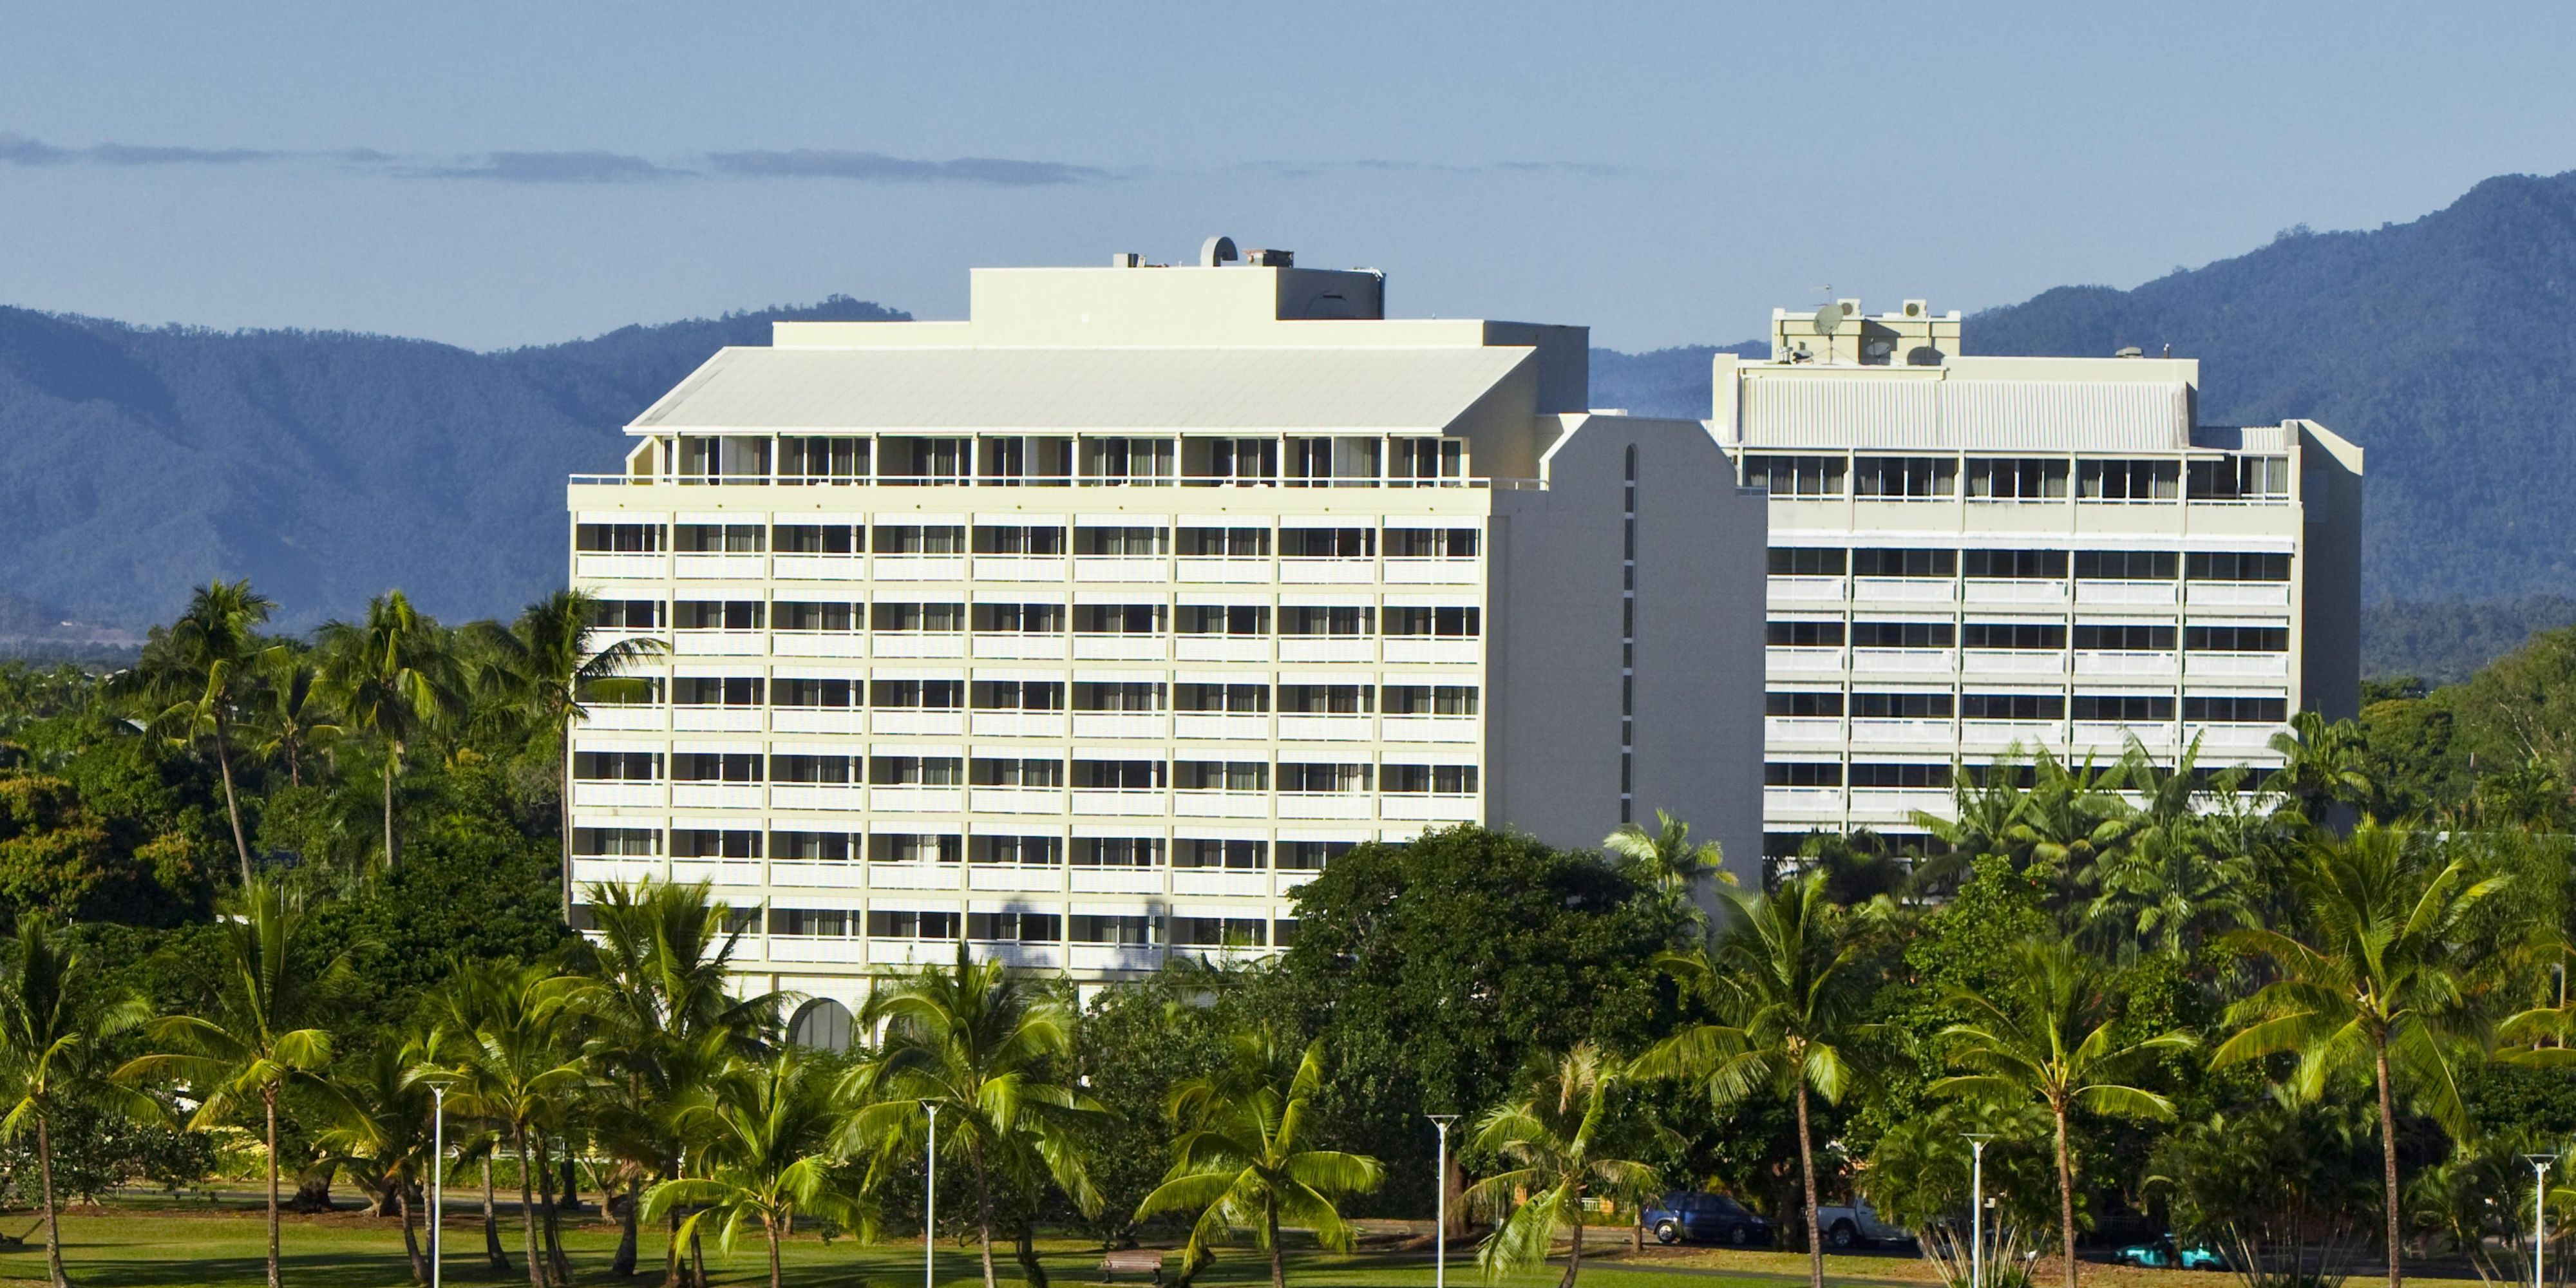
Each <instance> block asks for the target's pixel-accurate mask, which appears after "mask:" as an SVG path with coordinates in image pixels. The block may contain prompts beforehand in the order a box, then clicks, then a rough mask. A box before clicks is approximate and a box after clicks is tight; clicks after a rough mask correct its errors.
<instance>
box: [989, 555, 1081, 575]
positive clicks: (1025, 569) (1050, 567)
mask: <svg viewBox="0 0 2576 1288" xmlns="http://www.w3.org/2000/svg"><path fill="white" fill-rule="evenodd" d="M1064 570H1065V559H1064V556H1062V555H977V556H975V580H977V581H1063V580H1064Z"/></svg>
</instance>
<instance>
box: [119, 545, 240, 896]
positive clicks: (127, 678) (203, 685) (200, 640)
mask: <svg viewBox="0 0 2576 1288" xmlns="http://www.w3.org/2000/svg"><path fill="white" fill-rule="evenodd" d="M276 607H277V605H276V603H275V602H274V601H272V600H270V599H269V598H268V597H267V596H265V595H262V594H259V593H258V592H256V591H253V590H252V589H251V588H250V581H249V579H248V578H244V579H242V580H240V581H214V582H208V583H207V584H205V585H203V586H199V587H198V588H197V589H196V593H195V594H193V595H191V596H190V597H189V600H188V609H187V611H186V612H183V613H181V614H179V619H178V620H177V621H175V622H172V623H170V625H169V627H168V629H166V630H156V631H154V632H153V633H152V640H151V642H150V643H148V644H146V645H145V646H144V649H143V656H142V658H141V660H140V661H138V662H137V663H136V664H135V666H134V669H133V670H131V671H128V672H126V673H125V674H124V675H122V676H120V677H118V678H117V679H116V680H115V681H112V682H111V687H112V688H113V689H115V690H116V691H117V692H119V693H120V694H125V695H130V696H132V697H135V698H137V699H139V700H141V701H142V702H143V704H144V705H145V707H146V711H147V714H148V716H149V718H150V723H151V724H153V725H154V726H155V727H158V728H162V729H167V730H170V731H171V735H170V736H171V737H172V738H173V740H175V741H178V742H183V743H187V744H189V745H191V746H193V745H195V744H196V743H197V740H198V739H200V738H203V739H205V740H206V741H207V742H209V743H211V744H212V745H213V747H214V750H215V769H216V772H217V773H218V774H219V775H220V776H221V778H222V779H223V786H224V814H225V816H226V817H227V818H229V819H230V820H231V822H232V829H233V850H234V853H235V854H236V855H237V856H239V858H240V860H241V876H242V881H243V883H244V884H248V883H249V881H250V879H251V872H250V838H249V835H248V834H247V833H246V832H245V831H244V830H243V829H242V816H241V798H240V794H239V793H238V791H237V790H236V789H235V787H234V784H233V732H234V726H235V725H236V724H237V723H239V722H240V720H241V719H242V716H243V709H244V707H245V706H247V705H248V704H249V702H250V700H251V695H252V693H253V691H254V690H255V689H256V688H257V686H258V672H257V666H256V663H257V661H258V658H259V654H260V653H261V651H262V650H261V647H260V642H259V636H258V628H259V625H260V624H261V623H262V622H265V621H267V620H268V615H269V613H270V612H271V611H273V610H274V609H275V608H276Z"/></svg>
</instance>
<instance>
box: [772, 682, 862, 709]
mask: <svg viewBox="0 0 2576 1288" xmlns="http://www.w3.org/2000/svg"><path fill="white" fill-rule="evenodd" d="M858 697H859V682H858V681H856V680H793V679H790V680H773V681H771V682H770V698H771V700H772V701H773V702H774V703H775V704H776V705H778V706H782V707H850V706H855V705H857V703H858Z"/></svg>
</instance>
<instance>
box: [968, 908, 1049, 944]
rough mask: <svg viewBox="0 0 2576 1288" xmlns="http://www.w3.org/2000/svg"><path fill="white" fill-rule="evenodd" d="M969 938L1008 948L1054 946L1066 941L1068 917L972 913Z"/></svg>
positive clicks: (1013, 913) (1028, 913) (969, 919)
mask: <svg viewBox="0 0 2576 1288" xmlns="http://www.w3.org/2000/svg"><path fill="white" fill-rule="evenodd" d="M966 937H967V938H968V939H977V940H988V941H991V942H995V943H1004V944H1052V943H1057V942H1060V941H1062V940H1063V938H1064V917H1063V916H1062V915H1061V914H1059V913H1053V912H970V913H967V914H966Z"/></svg>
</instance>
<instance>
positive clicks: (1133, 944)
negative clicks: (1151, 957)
mask: <svg viewBox="0 0 2576 1288" xmlns="http://www.w3.org/2000/svg"><path fill="white" fill-rule="evenodd" d="M1068 920H1070V921H1071V922H1072V938H1073V942H1075V943H1077V944H1111V945H1115V946H1118V947H1122V948H1144V947H1149V946H1151V945H1152V944H1153V942H1154V918H1152V917H1116V916H1106V915H1102V914H1098V913H1084V912H1077V913H1075V914H1073V916H1072V917H1071V918H1069V919H1068Z"/></svg>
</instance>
